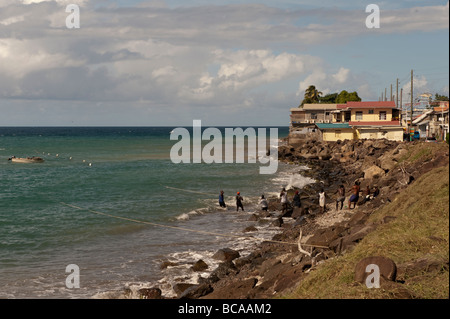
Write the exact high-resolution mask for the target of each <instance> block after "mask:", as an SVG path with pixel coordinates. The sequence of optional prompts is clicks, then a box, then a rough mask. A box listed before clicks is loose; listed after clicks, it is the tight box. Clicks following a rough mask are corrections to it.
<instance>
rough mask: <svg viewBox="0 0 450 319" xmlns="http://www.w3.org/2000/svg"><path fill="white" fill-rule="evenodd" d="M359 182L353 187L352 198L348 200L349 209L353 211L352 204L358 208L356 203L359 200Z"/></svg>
mask: <svg viewBox="0 0 450 319" xmlns="http://www.w3.org/2000/svg"><path fill="white" fill-rule="evenodd" d="M359 189H360V186H359V182H358V181H355V184H354V185H353V186H352V189H351V190H350V191H351V192H352V196H350V198H349V200H348V208H349V209H352V203H354V204H355V205H354V207H353V208H356V203H357V202H358V199H359Z"/></svg>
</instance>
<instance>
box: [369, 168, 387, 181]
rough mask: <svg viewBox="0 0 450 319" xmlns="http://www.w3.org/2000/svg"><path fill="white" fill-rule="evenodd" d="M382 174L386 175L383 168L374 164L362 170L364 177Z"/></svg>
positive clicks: (371, 177) (375, 176) (379, 176)
mask: <svg viewBox="0 0 450 319" xmlns="http://www.w3.org/2000/svg"><path fill="white" fill-rule="evenodd" d="M384 175H386V173H385V172H384V170H383V169H382V168H380V167H378V166H376V165H372V166H370V167H369V168H367V169H366V170H364V178H365V179H375V178H381V177H383V176H384Z"/></svg>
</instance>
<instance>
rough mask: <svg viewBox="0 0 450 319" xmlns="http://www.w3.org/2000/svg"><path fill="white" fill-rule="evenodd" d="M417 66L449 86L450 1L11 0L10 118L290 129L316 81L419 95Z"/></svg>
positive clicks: (7, 24) (6, 55)
mask: <svg viewBox="0 0 450 319" xmlns="http://www.w3.org/2000/svg"><path fill="white" fill-rule="evenodd" d="M69 4H76V5H78V6H79V8H80V28H67V26H66V18H67V17H68V16H69V15H71V14H72V13H71V12H66V7H67V5H69ZM369 4H376V5H377V6H378V8H379V9H380V11H379V28H368V27H367V25H366V20H367V19H368V17H369V16H370V15H372V14H374V12H373V11H369V12H366V7H367V6H368V5H369ZM369 18H370V19H369V20H370V21H372V22H373V21H374V20H372V18H371V17H369ZM411 70H413V73H414V79H413V81H414V91H413V95H414V98H416V97H418V96H419V95H420V94H422V93H431V94H433V95H434V94H435V93H438V94H443V95H448V94H449V72H448V70H449V3H448V1H447V0H445V1H444V0H428V1H416V0H399V1H378V2H375V1H371V2H367V3H365V2H364V1H360V0H348V1H336V0H324V1H312V0H309V1H306V0H277V1H269V0H231V1H224V0H183V1H181V0H154V1H151V0H139V1H138V0H128V1H125V0H0V126H174V127H175V126H192V123H193V120H201V121H202V125H203V126H246V127H248V126H288V125H289V115H290V108H293V107H297V106H298V105H299V104H300V103H301V101H302V99H303V96H304V92H305V89H306V88H307V87H308V86H309V85H315V86H316V88H317V89H318V90H319V91H321V92H323V94H328V93H336V92H340V91H342V90H347V91H357V92H358V95H359V96H360V97H361V98H362V100H363V101H378V99H379V98H380V97H381V94H382V93H383V94H384V92H385V89H386V91H387V92H388V94H389V95H390V87H391V85H393V93H394V94H396V83H397V79H398V80H399V84H400V85H399V91H400V89H401V88H403V99H404V102H403V103H407V102H408V101H409V100H410V83H411Z"/></svg>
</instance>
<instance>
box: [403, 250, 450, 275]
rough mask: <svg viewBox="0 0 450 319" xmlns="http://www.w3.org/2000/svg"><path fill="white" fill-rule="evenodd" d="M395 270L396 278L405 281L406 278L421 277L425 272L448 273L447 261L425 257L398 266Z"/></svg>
mask: <svg viewBox="0 0 450 319" xmlns="http://www.w3.org/2000/svg"><path fill="white" fill-rule="evenodd" d="M397 268H398V272H397V273H398V277H403V278H404V279H407V278H408V277H414V276H421V275H423V274H424V273H427V272H439V271H448V270H449V261H448V260H439V259H436V258H435V257H427V256H426V257H422V258H419V259H416V260H413V261H409V262H406V263H403V264H400V265H398V267H397Z"/></svg>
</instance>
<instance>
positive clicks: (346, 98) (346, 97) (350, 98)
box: [336, 90, 361, 104]
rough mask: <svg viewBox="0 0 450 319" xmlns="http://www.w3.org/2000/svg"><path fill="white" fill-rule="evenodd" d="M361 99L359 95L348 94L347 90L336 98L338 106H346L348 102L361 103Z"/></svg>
mask: <svg viewBox="0 0 450 319" xmlns="http://www.w3.org/2000/svg"><path fill="white" fill-rule="evenodd" d="M359 101H361V98H360V97H359V96H358V93H357V92H356V91H355V92H350V93H349V92H347V91H346V90H343V91H341V93H339V95H338V96H337V98H336V103H337V104H345V103H347V102H359Z"/></svg>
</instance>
